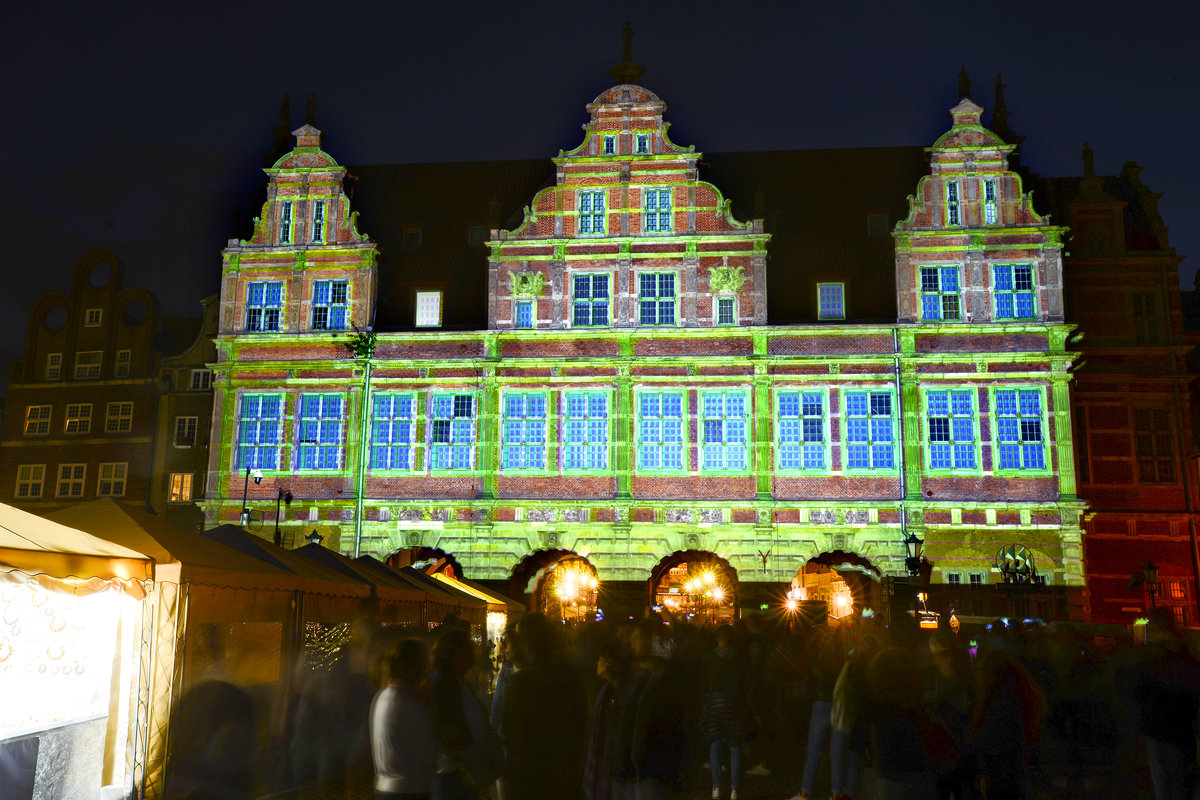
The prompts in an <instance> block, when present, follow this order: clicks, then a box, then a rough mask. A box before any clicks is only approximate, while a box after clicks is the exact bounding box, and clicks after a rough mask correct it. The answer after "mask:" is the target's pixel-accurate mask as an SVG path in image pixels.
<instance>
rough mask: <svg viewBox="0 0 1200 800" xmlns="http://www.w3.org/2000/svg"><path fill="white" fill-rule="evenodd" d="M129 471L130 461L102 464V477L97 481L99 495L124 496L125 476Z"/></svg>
mask: <svg viewBox="0 0 1200 800" xmlns="http://www.w3.org/2000/svg"><path fill="white" fill-rule="evenodd" d="M128 473H129V462H127V461H121V462H111V463H107V464H106V463H101V464H100V479H99V481H97V483H96V496H97V497H124V496H125V478H126V476H127V475H128Z"/></svg>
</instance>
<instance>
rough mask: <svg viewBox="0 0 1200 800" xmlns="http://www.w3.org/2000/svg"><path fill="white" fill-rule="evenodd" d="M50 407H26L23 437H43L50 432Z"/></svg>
mask: <svg viewBox="0 0 1200 800" xmlns="http://www.w3.org/2000/svg"><path fill="white" fill-rule="evenodd" d="M50 409H51V406H27V407H26V408H25V435H26V436H45V435H46V434H47V433H49V432H50Z"/></svg>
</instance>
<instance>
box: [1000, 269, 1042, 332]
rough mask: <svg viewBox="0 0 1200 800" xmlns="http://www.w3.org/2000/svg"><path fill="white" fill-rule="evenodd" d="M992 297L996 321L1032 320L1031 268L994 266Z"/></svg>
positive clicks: (1033, 314)
mask: <svg viewBox="0 0 1200 800" xmlns="http://www.w3.org/2000/svg"><path fill="white" fill-rule="evenodd" d="M992 274H993V275H994V276H995V287H994V289H993V292H992V294H993V296H994V297H995V298H996V319H1033V318H1034V316H1036V315H1035V313H1034V309H1033V267H1032V266H1031V265H1029V264H996V265H995V266H994V267H992Z"/></svg>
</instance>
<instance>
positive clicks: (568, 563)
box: [508, 548, 600, 622]
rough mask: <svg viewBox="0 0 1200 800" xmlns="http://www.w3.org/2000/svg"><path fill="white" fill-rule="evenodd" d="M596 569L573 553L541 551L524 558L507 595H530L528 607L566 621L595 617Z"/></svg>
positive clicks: (560, 550)
mask: <svg viewBox="0 0 1200 800" xmlns="http://www.w3.org/2000/svg"><path fill="white" fill-rule="evenodd" d="M599 585H600V582H599V579H598V578H597V574H596V566H595V565H594V564H592V562H591V561H590V560H588V558H587V557H586V556H581V555H579V554H578V553H576V552H575V551H574V550H565V549H562V548H553V549H549V550H538V551H536V552H534V553H530V554H529V555H528V556H526V557H525V558H523V559H521V561H520V562H518V563H517V565H516V566H515V567H513V571H512V576H511V577H510V578H509V579H508V595H509V596H510V597H524V596H525V595H526V594H529V607H530V608H532V609H534V610H536V611H541V612H542V613H544V614H546V616H548V617H550V618H552V619H555V618H558V619H562V620H563V621H572V622H580V621H585V620H590V619H593V618H595V615H596V607H597V600H598V599H599Z"/></svg>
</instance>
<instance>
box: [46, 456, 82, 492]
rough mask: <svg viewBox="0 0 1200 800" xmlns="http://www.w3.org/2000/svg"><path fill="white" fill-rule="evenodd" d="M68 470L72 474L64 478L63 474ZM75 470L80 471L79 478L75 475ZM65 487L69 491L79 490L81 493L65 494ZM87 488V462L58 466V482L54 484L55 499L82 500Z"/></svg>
mask: <svg viewBox="0 0 1200 800" xmlns="http://www.w3.org/2000/svg"><path fill="white" fill-rule="evenodd" d="M67 470H71V473H70V474H68V475H67V476H66V477H64V475H63V473H64V472H66V471H67ZM75 470H78V471H79V474H78V476H76V475H75V474H74V473H75ZM64 486H66V487H67V488H68V489H71V488H78V490H79V491H78V492H76V493H72V492H70V491H67V492H64V491H63V487H64ZM86 486H87V463H86V462H72V463H69V464H59V465H58V472H57V476H56V480H55V482H54V496H55V497H68V498H71V497H75V498H81V497H83V492H84V489H85V488H86Z"/></svg>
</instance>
